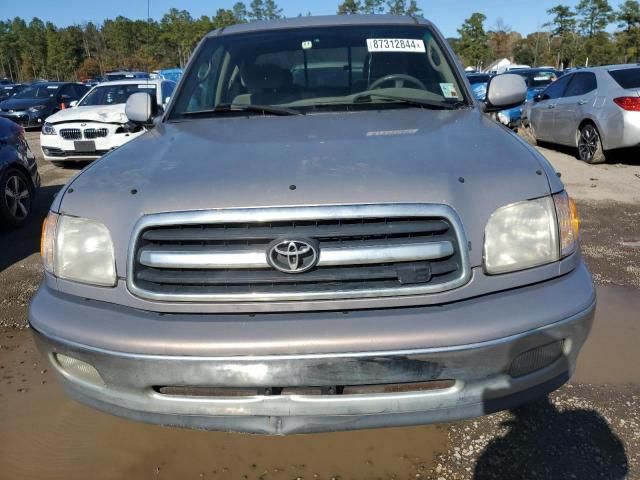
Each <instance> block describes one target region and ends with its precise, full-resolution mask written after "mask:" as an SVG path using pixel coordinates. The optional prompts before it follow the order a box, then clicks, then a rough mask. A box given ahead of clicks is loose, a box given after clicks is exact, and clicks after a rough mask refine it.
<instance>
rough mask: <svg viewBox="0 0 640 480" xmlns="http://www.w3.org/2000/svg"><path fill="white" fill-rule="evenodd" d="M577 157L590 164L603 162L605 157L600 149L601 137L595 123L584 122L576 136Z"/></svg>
mask: <svg viewBox="0 0 640 480" xmlns="http://www.w3.org/2000/svg"><path fill="white" fill-rule="evenodd" d="M578 158H579V159H580V160H582V161H583V162H585V163H588V164H590V165H593V164H596V163H604V162H606V161H607V157H606V156H605V154H604V150H603V149H602V139H601V138H600V133H599V132H598V129H597V128H596V126H595V125H593V124H592V123H587V124H585V125H584V126H583V127H582V128H581V129H580V133H579V136H578Z"/></svg>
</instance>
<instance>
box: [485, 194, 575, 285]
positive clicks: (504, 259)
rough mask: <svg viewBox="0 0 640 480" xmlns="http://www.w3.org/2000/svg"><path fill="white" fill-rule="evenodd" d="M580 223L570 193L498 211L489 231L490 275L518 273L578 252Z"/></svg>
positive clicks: (488, 267)
mask: <svg viewBox="0 0 640 480" xmlns="http://www.w3.org/2000/svg"><path fill="white" fill-rule="evenodd" d="M578 237H579V220H578V216H577V212H576V208H575V203H574V202H573V200H571V199H570V198H569V196H568V195H567V193H566V192H560V193H558V194H556V195H554V196H552V197H551V196H550V197H543V198H537V199H535V200H527V201H524V202H518V203H513V204H511V205H507V206H504V207H501V208H499V209H498V210H496V211H495V212H494V213H493V214H492V215H491V217H490V218H489V221H488V222H487V226H486V227H485V238H484V268H485V271H486V272H487V273H488V274H491V275H494V274H500V273H507V272H515V271H518V270H524V269H527V268H532V267H537V266H540V265H545V264H547V263H551V262H555V261H557V260H560V259H561V258H563V257H566V256H568V255H570V254H571V253H573V252H574V251H575V250H576V249H577V248H578Z"/></svg>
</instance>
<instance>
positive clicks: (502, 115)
mask: <svg viewBox="0 0 640 480" xmlns="http://www.w3.org/2000/svg"><path fill="white" fill-rule="evenodd" d="M498 120H499V121H500V123H502V124H503V125H509V121H510V119H509V116H508V115H507V114H506V113H504V112H498Z"/></svg>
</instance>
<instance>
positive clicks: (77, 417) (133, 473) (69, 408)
mask: <svg viewBox="0 0 640 480" xmlns="http://www.w3.org/2000/svg"><path fill="white" fill-rule="evenodd" d="M598 293H599V307H598V313H597V319H596V323H595V325H594V330H593V331H592V336H591V338H590V339H589V342H588V344H587V346H586V348H585V350H584V351H583V355H582V357H581V359H580V364H579V367H578V371H577V373H576V376H575V377H574V380H573V382H587V383H598V384H603V383H608V384H613V385H615V386H618V385H619V386H623V385H624V384H627V383H635V384H639V383H640V369H639V368H638V367H637V365H640V353H638V351H639V349H638V348H637V344H638V342H639V341H640V333H639V332H640V318H639V315H640V314H639V312H640V295H638V291H637V290H631V289H624V288H620V287H602V288H600V289H599V292H598ZM615 386H614V387H612V388H617V387H615ZM446 449H447V426H446V425H437V426H423V427H412V428H395V429H385V430H369V431H360V432H345V433H332V434H317V435H303V436H291V437H267V436H255V435H240V434H226V433H219V432H201V431H191V430H184V429H177V428H166V427H158V426H153V425H145V424H139V423H135V422H131V421H128V420H123V419H120V418H116V417H112V416H109V415H106V414H103V413H100V412H97V411H94V410H92V409H89V408H86V407H83V406H81V405H79V404H77V403H75V402H73V401H72V400H69V399H68V398H67V397H66V396H64V394H63V392H62V391H61V389H60V387H59V386H58V385H57V383H56V379H55V375H54V373H53V372H52V371H51V368H50V367H49V366H48V365H47V364H46V363H45V362H44V361H43V360H42V359H41V357H40V355H39V354H38V352H37V351H36V350H35V346H34V344H33V342H32V340H31V336H30V333H29V332H24V331H22V332H20V331H14V330H5V331H4V332H0V479H12V480H13V479H47V480H56V479H64V480H73V479H83V480H84V479H87V478H92V479H134V478H135V479H138V478H151V479H156V478H180V479H189V478H194V479H200V478H212V479H222V478H225V479H226V478H233V479H264V480H268V479H296V478H301V479H331V478H335V479H343V480H346V479H371V478H398V479H401V478H421V477H422V474H423V473H426V472H428V471H429V470H430V469H431V467H432V465H433V462H434V461H435V458H436V455H437V454H438V453H441V452H443V451H446Z"/></svg>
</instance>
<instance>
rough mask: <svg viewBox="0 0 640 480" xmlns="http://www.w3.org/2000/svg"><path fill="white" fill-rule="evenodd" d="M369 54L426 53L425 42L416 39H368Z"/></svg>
mask: <svg viewBox="0 0 640 480" xmlns="http://www.w3.org/2000/svg"><path fill="white" fill-rule="evenodd" d="M367 50H369V52H370V53H371V52H414V53H425V52H426V49H425V46H424V40H421V39H418V40H416V39H414V38H367Z"/></svg>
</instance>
